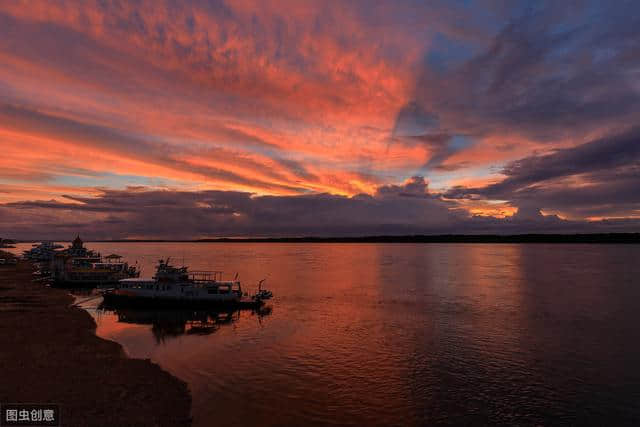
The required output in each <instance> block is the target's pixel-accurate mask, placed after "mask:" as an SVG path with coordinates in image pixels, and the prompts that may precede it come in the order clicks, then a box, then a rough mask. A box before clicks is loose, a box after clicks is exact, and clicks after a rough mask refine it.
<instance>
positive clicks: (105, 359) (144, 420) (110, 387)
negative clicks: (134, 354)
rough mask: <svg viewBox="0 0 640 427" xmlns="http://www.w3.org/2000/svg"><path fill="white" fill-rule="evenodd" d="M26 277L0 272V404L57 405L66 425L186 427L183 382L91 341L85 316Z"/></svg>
mask: <svg viewBox="0 0 640 427" xmlns="http://www.w3.org/2000/svg"><path fill="white" fill-rule="evenodd" d="M5 256H8V255H7V253H6V252H5V253H3V252H2V251H0V257H5ZM31 271H32V269H31V265H30V264H29V263H27V262H25V261H20V262H19V263H18V264H17V265H15V266H13V265H0V348H2V351H1V352H0V366H4V367H5V368H6V369H5V370H4V372H3V378H2V380H1V381H0V404H10V403H41V404H45V403H49V404H55V405H58V406H59V408H60V423H61V425H64V426H78V425H92V426H94V425H95V426H103V425H104V426H114V425H136V426H190V425H191V394H190V392H189V389H188V387H187V384H186V383H185V382H184V381H182V380H180V379H178V378H176V377H174V376H172V375H171V374H169V373H168V372H166V371H164V370H162V369H161V368H160V366H158V365H157V364H155V363H153V362H151V361H150V360H148V359H146V360H141V359H131V358H128V357H127V356H126V355H125V352H124V350H123V348H122V346H121V345H120V344H118V343H116V342H113V341H108V340H105V339H102V338H99V337H98V336H96V335H95V330H96V323H95V322H94V320H93V318H92V317H91V315H90V314H89V313H87V312H86V311H85V310H83V309H81V308H78V307H73V306H72V305H71V304H72V303H73V297H71V296H70V295H69V294H68V293H67V292H66V291H64V290H61V289H52V288H49V287H45V286H44V285H42V284H40V283H34V282H33V281H32V280H31V279H32V276H31Z"/></svg>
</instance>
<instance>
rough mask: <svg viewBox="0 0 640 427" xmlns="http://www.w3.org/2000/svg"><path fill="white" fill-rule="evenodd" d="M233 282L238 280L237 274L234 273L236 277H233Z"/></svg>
mask: <svg viewBox="0 0 640 427" xmlns="http://www.w3.org/2000/svg"><path fill="white" fill-rule="evenodd" d="M233 280H234V281H235V280H238V272H236V275H235V277H234V278H233Z"/></svg>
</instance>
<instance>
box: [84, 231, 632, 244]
mask: <svg viewBox="0 0 640 427" xmlns="http://www.w3.org/2000/svg"><path fill="white" fill-rule="evenodd" d="M94 241H100V242H196V243H197V242H203V243H216V242H218V243H640V233H598V234H513V235H498V234H469V235H462V234H443V235H411V236H362V237H265V238H227V237H222V238H215V239H198V240H94Z"/></svg>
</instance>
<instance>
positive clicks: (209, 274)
mask: <svg viewBox="0 0 640 427" xmlns="http://www.w3.org/2000/svg"><path fill="white" fill-rule="evenodd" d="M222 273H223V272H222V271H213V270H211V271H207V270H200V271H190V272H189V279H191V280H193V281H194V282H211V281H214V280H215V281H221V280H222Z"/></svg>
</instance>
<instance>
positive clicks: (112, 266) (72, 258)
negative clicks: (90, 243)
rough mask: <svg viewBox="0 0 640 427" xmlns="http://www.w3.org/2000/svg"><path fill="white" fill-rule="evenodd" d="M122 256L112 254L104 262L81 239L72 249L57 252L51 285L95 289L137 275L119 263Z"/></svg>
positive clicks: (52, 268) (77, 240)
mask: <svg viewBox="0 0 640 427" xmlns="http://www.w3.org/2000/svg"><path fill="white" fill-rule="evenodd" d="M121 258H122V257H121V256H119V255H116V254H112V255H109V256H107V257H105V258H104V259H103V258H102V256H101V255H100V254H99V253H97V252H95V251H92V250H89V249H87V248H85V247H84V245H83V242H82V240H81V239H80V237H79V236H78V237H76V238H75V240H74V241H73V243H72V244H71V246H69V247H68V248H67V249H65V250H62V251H56V252H55V253H54V255H53V259H52V261H51V277H52V280H53V284H54V285H55V286H60V287H95V286H105V285H106V286H109V285H115V284H117V283H118V281H119V280H122V279H127V278H135V277H138V276H139V275H140V272H139V271H138V269H137V268H136V266H133V265H129V264H128V263H126V262H121Z"/></svg>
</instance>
